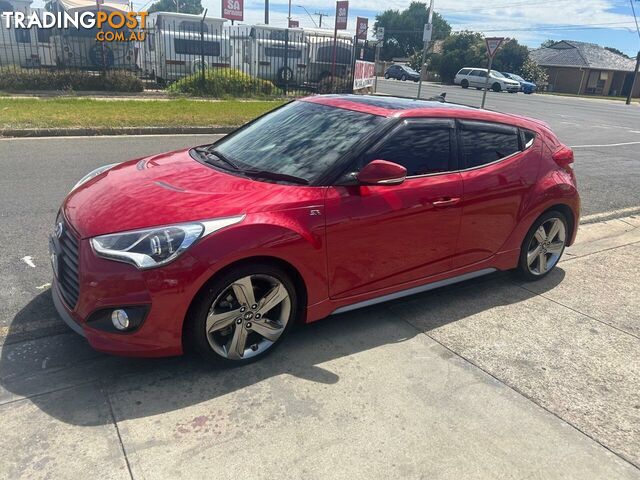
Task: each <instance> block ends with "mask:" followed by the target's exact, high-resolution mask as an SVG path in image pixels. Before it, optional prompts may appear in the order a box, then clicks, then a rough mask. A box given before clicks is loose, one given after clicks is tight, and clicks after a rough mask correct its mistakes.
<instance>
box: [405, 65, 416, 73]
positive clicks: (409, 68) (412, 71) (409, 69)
mask: <svg viewBox="0 0 640 480" xmlns="http://www.w3.org/2000/svg"><path fill="white" fill-rule="evenodd" d="M402 68H403V69H404V71H405V72H409V73H415V74H417V73H418V72H416V71H415V70H414V69H413V68H411V67H406V66H405V67H402Z"/></svg>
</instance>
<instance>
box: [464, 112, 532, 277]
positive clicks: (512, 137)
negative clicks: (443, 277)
mask: <svg viewBox="0 0 640 480" xmlns="http://www.w3.org/2000/svg"><path fill="white" fill-rule="evenodd" d="M458 138H459V144H458V145H459V150H460V168H461V176H462V183H463V188H464V196H463V210H462V223H461V226H460V237H459V241H458V250H457V253H456V259H455V260H454V262H453V263H454V264H453V266H454V268H456V267H461V266H464V265H468V264H471V263H475V262H479V261H481V260H485V259H487V258H489V257H490V256H491V255H493V254H495V253H497V252H498V251H500V247H501V246H502V245H503V244H504V243H505V241H506V240H507V238H508V237H509V235H510V234H511V232H512V231H513V230H514V228H515V226H516V224H517V223H518V221H519V218H520V212H521V211H522V209H523V207H524V206H526V200H527V196H528V194H529V193H530V192H531V189H532V188H533V187H534V185H535V182H536V179H537V176H538V168H539V165H540V161H539V158H540V142H533V141H531V138H530V137H529V139H528V140H529V141H527V139H525V137H524V136H522V137H521V135H520V131H519V129H518V128H517V127H514V126H511V125H505V124H498V123H490V122H475V121H459V122H458Z"/></svg>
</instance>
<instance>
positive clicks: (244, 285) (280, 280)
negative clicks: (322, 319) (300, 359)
mask: <svg viewBox="0 0 640 480" xmlns="http://www.w3.org/2000/svg"><path fill="white" fill-rule="evenodd" d="M298 309H299V305H298V299H297V296H296V289H295V286H294V284H293V282H292V280H291V278H290V277H289V275H288V274H287V273H286V272H285V271H283V270H282V269H280V268H278V267H276V266H274V265H270V264H255V265H243V266H240V267H238V268H235V269H232V270H230V271H229V272H227V273H225V274H223V275H222V276H221V277H219V278H217V279H214V280H213V281H212V282H211V283H210V284H209V286H208V288H206V290H205V291H204V292H203V294H202V295H200V297H199V299H197V300H196V303H195V304H194V308H193V309H192V315H191V316H190V318H189V319H188V321H189V324H188V325H187V327H188V328H187V335H188V337H187V339H188V340H189V341H190V342H191V344H192V345H193V346H194V348H195V350H196V351H197V352H198V353H199V354H200V355H201V356H202V357H204V358H205V359H206V360H209V361H212V362H214V363H217V364H222V365H226V366H233V365H242V364H245V363H249V362H252V361H255V360H257V359H259V358H261V357H263V356H265V355H266V354H268V353H270V352H271V351H273V349H274V348H275V347H276V346H277V345H278V344H279V343H280V342H281V341H282V339H283V338H284V336H285V334H286V333H287V332H288V331H289V330H290V328H291V326H292V325H293V324H294V323H295V321H296V320H297V317H298V315H299V312H298Z"/></svg>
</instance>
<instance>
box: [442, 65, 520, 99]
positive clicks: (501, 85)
mask: <svg viewBox="0 0 640 480" xmlns="http://www.w3.org/2000/svg"><path fill="white" fill-rule="evenodd" d="M487 71H488V70H487V69H486V68H470V67H465V68H461V69H460V71H459V72H458V73H456V76H455V78H454V80H453V83H455V84H456V85H460V86H461V87H462V88H469V87H475V88H477V89H478V90H482V89H483V88H484V86H485V85H486V84H487V83H486V82H487ZM488 86H489V88H490V89H491V90H493V91H494V92H500V91H502V90H504V91H507V92H509V93H516V92H519V91H520V83H519V82H516V81H515V80H511V79H509V78H507V77H505V76H504V75H503V74H501V73H500V72H497V71H495V70H491V73H490V74H489V83H488Z"/></svg>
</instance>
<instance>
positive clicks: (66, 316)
mask: <svg viewBox="0 0 640 480" xmlns="http://www.w3.org/2000/svg"><path fill="white" fill-rule="evenodd" d="M51 296H52V297H53V305H54V306H55V307H56V312H58V315H60V318H62V320H64V323H66V324H67V326H68V327H69V328H70V329H71V330H73V331H74V332H76V333H77V334H78V335H81V336H83V337H86V335H85V334H84V330H82V327H81V326H80V324H79V323H78V322H76V321H75V320H74V318H73V317H72V316H71V314H70V313H69V312H68V311H67V307H65V306H64V304H63V303H62V299H61V298H60V292H59V291H58V283H57V282H56V279H55V277H54V279H53V284H52V285H51Z"/></svg>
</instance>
